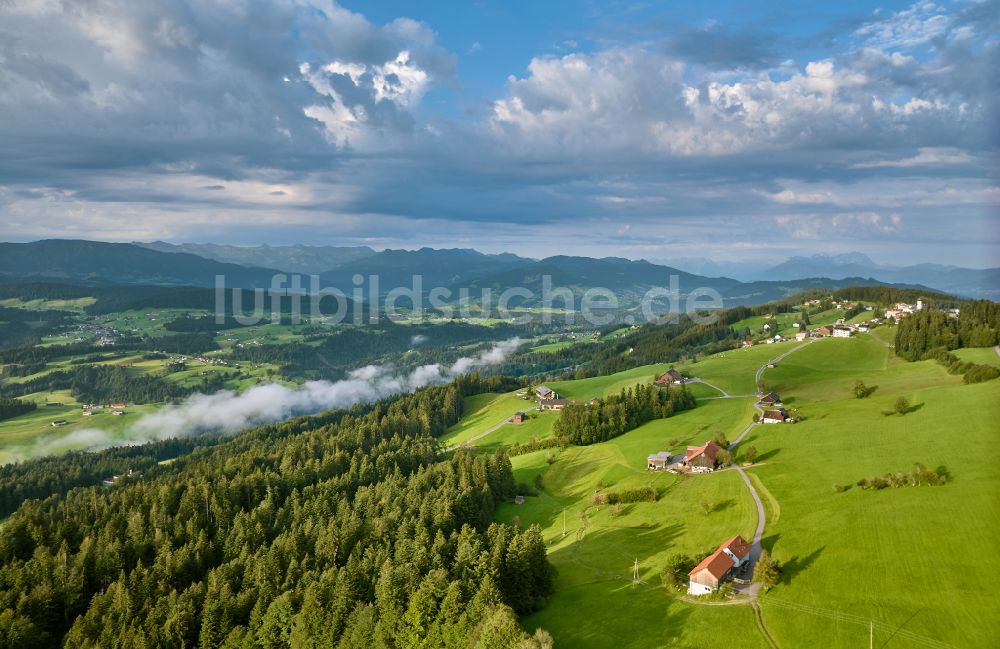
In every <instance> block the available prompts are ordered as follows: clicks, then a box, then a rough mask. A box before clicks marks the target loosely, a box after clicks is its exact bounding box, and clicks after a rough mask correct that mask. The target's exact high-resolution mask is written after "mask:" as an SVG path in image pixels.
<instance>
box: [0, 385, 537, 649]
mask: <svg viewBox="0 0 1000 649" xmlns="http://www.w3.org/2000/svg"><path fill="white" fill-rule="evenodd" d="M495 383H496V379H493V380H491V381H490V380H480V379H478V377H471V378H468V377H467V378H463V379H462V380H460V381H458V382H456V383H453V384H450V385H448V386H444V387H436V388H428V389H425V390H422V391H419V392H417V393H415V394H412V395H406V396H402V397H399V398H396V399H393V400H389V401H386V402H382V403H379V404H376V405H374V406H368V407H357V408H354V409H352V410H351V411H347V412H340V413H336V414H327V415H321V416H318V417H309V418H300V419H297V420H293V421H290V422H286V423H283V424H276V425H270V426H264V427H261V428H258V429H254V430H251V431H248V432H246V433H243V434H240V435H238V436H236V437H234V438H232V439H228V440H226V439H221V440H220V439H218V438H214V439H210V440H206V441H207V442H209V443H207V444H206V445H204V446H200V447H198V448H195V449H194V450H193V452H191V453H188V454H185V455H181V456H180V457H178V458H177V459H176V460H175V461H173V462H172V463H168V464H159V463H154V462H151V461H149V460H148V459H146V460H144V461H142V466H141V471H137V472H135V473H134V475H133V476H131V477H128V478H122V479H121V480H118V481H115V483H114V484H113V485H111V486H106V487H102V486H86V487H73V486H72V485H67V486H68V487H69V488H68V490H67V491H65V492H62V493H60V492H57V493H55V494H54V495H52V496H50V497H48V498H46V499H44V500H28V501H25V502H24V503H22V504H21V506H20V508H19V509H18V510H17V511H16V512H15V513H13V514H12V515H11V517H10V518H9V519H7V520H6V521H5V522H4V524H3V527H2V528H0V647H25V646H63V647H123V648H125V647H128V648H132V647H135V648H138V647H200V648H206V649H207V648H217V647H227V648H230V647H267V648H272V647H315V648H320V647H344V648H346V647H400V648H402V647H418V646H419V647H491V648H492V647H543V646H550V645H551V639H550V638H549V637H548V634H547V633H545V632H544V631H541V630H540V631H538V632H536V633H535V635H534V636H529V635H528V634H526V633H525V632H524V631H523V630H522V629H521V627H520V626H519V625H518V623H517V618H516V615H520V614H526V613H530V612H532V611H534V610H536V609H538V608H539V607H540V606H541V605H542V604H543V603H544V601H545V599H546V597H547V596H548V595H549V594H550V592H551V591H552V587H553V579H554V571H553V568H552V567H551V565H550V564H549V562H548V560H547V558H546V556H545V547H544V544H543V541H542V537H541V534H540V533H539V531H538V530H537V529H535V528H529V529H520V528H518V527H515V526H512V525H498V524H496V523H493V522H492V521H493V512H494V509H495V508H496V506H497V504H498V503H500V502H501V501H504V500H506V499H510V498H512V497H513V495H514V482H513V475H512V472H511V465H510V461H509V460H508V458H507V456H506V455H505V454H504V453H503V452H498V453H497V454H494V455H486V456H473V455H471V454H467V453H458V454H456V455H455V456H454V457H452V458H450V459H443V457H442V456H441V455H440V454H439V451H438V447H437V444H436V442H435V440H434V435H437V434H440V433H441V432H443V431H444V430H445V429H446V428H447V427H448V426H449V425H450V424H452V423H454V422H455V421H457V419H458V418H459V417H460V416H461V411H462V399H461V398H462V396H463V395H464V394H468V393H471V392H474V391H476V390H482V389H485V388H487V387H493V388H495V387H497V386H496V385H494V384H495ZM106 453H108V454H109V462H111V464H112V465H113V466H115V467H118V469H119V470H124V469H125V464H127V457H128V455H127V453H125V452H123V451H122V450H121V449H113V450H111V451H107V452H106ZM139 456H142V454H141V453H139ZM83 457H84V456H80V455H68V456H64V457H63V458H59V459H49V460H47V461H45V462H44V463H38V464H37V465H36V464H35V463H32V462H28V463H25V464H23V465H18V466H17V467H15V468H13V469H11V470H10V471H11V473H12V476H10V477H12V478H13V477H14V475H13V474H17V475H18V476H20V477H22V478H23V479H25V480H26V481H29V482H30V481H31V480H32V479H37V480H44V478H43V477H42V476H33V472H34V471H37V472H43V471H44V472H52V471H61V470H68V469H69V468H70V467H72V466H73V465H74V463H77V462H79V461H82V460H81V458H83ZM88 461H90V460H88ZM137 461H141V460H140V457H137ZM60 463H65V465H66V466H64V467H63V466H59V464H60ZM29 493H30V492H29ZM25 495H26V496H27V495H29V494H25ZM11 504H12V503H11ZM9 505H10V504H8V506H9Z"/></svg>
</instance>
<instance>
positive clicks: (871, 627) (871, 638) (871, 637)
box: [868, 620, 875, 649]
mask: <svg viewBox="0 0 1000 649" xmlns="http://www.w3.org/2000/svg"><path fill="white" fill-rule="evenodd" d="M874 647H875V623H874V622H872V621H871V620H869V621H868V649H874Z"/></svg>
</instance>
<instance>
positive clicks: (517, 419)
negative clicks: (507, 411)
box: [510, 412, 525, 424]
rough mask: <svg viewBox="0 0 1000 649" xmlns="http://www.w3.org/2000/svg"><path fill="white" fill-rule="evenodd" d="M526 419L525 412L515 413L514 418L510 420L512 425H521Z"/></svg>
mask: <svg viewBox="0 0 1000 649" xmlns="http://www.w3.org/2000/svg"><path fill="white" fill-rule="evenodd" d="M524 419H525V416H524V413H523V412H515V413H514V416H513V417H511V418H510V421H511V423H514V424H520V423H523V422H524Z"/></svg>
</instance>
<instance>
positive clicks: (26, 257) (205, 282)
mask: <svg viewBox="0 0 1000 649" xmlns="http://www.w3.org/2000/svg"><path fill="white" fill-rule="evenodd" d="M274 273H275V271H274V270H272V269H269V268H256V267H252V266H243V265H240V264H229V263H223V262H219V261H215V260H212V259H206V258H204V257H200V256H198V255H193V254H190V253H184V252H177V253H164V252H157V251H155V250H150V249H148V248H144V247H141V246H136V245H133V244H130V243H105V242H103V241H82V240H78V239H45V240H42V241H35V242H32V243H0V278H4V279H6V280H7V281H10V280H29V281H54V282H66V281H69V282H71V283H77V284H90V285H111V284H149V285H156V286H195V287H209V286H214V285H215V277H216V275H225V277H226V281H227V283H228V284H229V285H232V286H241V287H243V288H257V287H265V286H269V285H270V282H271V276H272V275H274Z"/></svg>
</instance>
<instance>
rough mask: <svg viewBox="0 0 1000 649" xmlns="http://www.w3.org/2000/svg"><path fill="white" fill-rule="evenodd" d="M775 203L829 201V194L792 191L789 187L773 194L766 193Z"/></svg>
mask: <svg viewBox="0 0 1000 649" xmlns="http://www.w3.org/2000/svg"><path fill="white" fill-rule="evenodd" d="M767 196H768V198H770V199H771V200H772V201H774V202H775V203H783V204H785V205H815V204H817V203H829V202H830V199H831V196H830V194H829V193H827V192H812V193H809V192H794V191H792V190H790V189H783V190H781V191H780V192H777V193H775V194H768V195H767Z"/></svg>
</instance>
